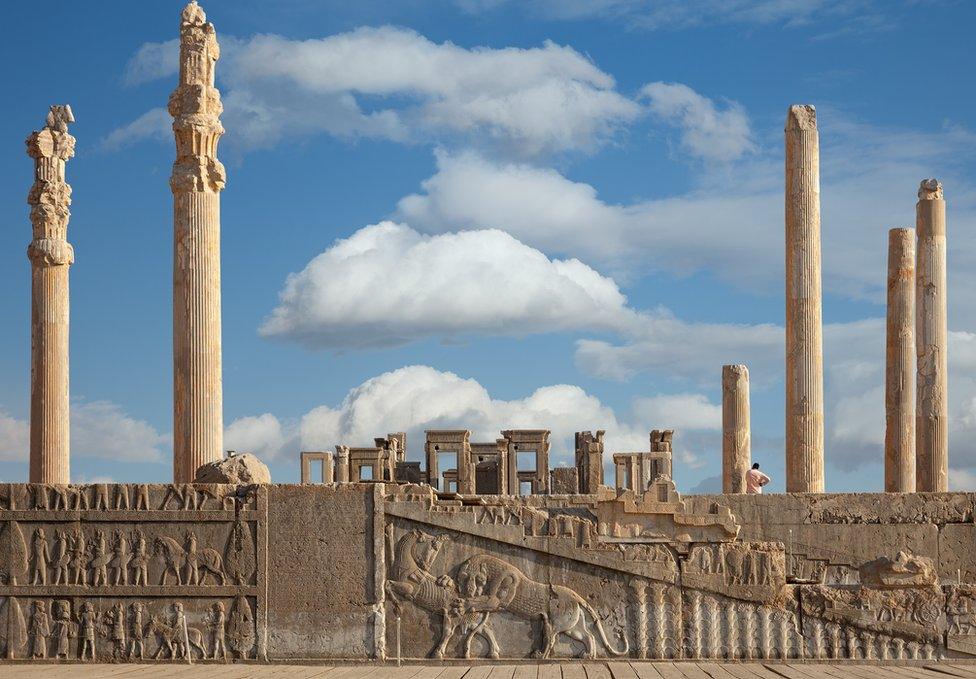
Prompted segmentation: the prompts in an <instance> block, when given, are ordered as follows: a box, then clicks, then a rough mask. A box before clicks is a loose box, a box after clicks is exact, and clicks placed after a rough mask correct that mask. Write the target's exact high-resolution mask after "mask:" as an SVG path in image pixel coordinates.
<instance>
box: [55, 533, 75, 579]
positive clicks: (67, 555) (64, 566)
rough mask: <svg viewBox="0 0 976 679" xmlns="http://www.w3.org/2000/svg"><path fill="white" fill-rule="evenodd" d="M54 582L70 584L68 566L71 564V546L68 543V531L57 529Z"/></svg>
mask: <svg viewBox="0 0 976 679" xmlns="http://www.w3.org/2000/svg"><path fill="white" fill-rule="evenodd" d="M53 563H54V584H55V585H67V584H68V566H69V565H70V564H71V548H70V546H69V544H68V531H66V530H59V531H57V538H56V539H55V541H54V559H53Z"/></svg>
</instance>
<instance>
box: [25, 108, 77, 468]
mask: <svg viewBox="0 0 976 679" xmlns="http://www.w3.org/2000/svg"><path fill="white" fill-rule="evenodd" d="M74 120H75V119H74V117H73V116H72V114H71V107H70V106H52V107H51V110H50V112H49V113H48V115H47V123H46V124H45V125H44V129H42V130H41V131H40V132H34V133H33V134H31V135H30V136H29V137H28V138H27V155H29V156H30V157H31V158H33V159H34V184H33V186H31V189H30V193H29V194H28V196H27V202H28V203H29V204H30V206H31V209H30V220H31V226H32V227H33V231H34V239H33V240H32V241H31V243H30V245H29V246H28V248H27V257H28V258H29V259H30V262H31V401H30V480H31V483H70V482H71V480H70V470H69V467H70V464H69V463H70V436H69V426H68V425H69V400H68V267H69V266H71V264H73V263H74V261H75V252H74V249H73V248H72V247H71V244H70V243H69V242H68V240H67V236H68V218H69V216H70V214H71V213H70V212H69V211H68V206H69V205H71V187H70V186H69V185H68V184H67V183H66V182H65V178H64V165H65V162H66V161H67V160H68V159H69V158H71V157H72V156H74V154H75V138H74V137H72V136H71V135H70V134H68V123H73V122H74Z"/></svg>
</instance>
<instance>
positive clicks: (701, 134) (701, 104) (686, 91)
mask: <svg viewBox="0 0 976 679" xmlns="http://www.w3.org/2000/svg"><path fill="white" fill-rule="evenodd" d="M640 94H641V96H642V97H643V98H646V99H647V101H648V108H649V109H650V111H651V113H652V114H653V115H655V116H657V117H658V118H660V119H662V120H664V121H665V122H668V123H670V124H672V125H674V126H676V127H678V128H679V129H680V130H681V144H682V146H683V147H684V149H685V150H686V151H687V152H689V153H690V154H691V155H692V156H695V157H698V158H701V159H703V160H712V161H718V162H722V163H727V162H730V161H733V160H737V159H739V158H740V157H741V156H743V155H744V154H746V153H750V152H753V151H755V150H756V145H755V144H754V143H753V141H752V132H751V130H750V129H749V118H748V116H746V113H745V110H744V109H743V108H742V107H741V106H740V105H739V104H736V103H734V102H731V103H729V104H728V105H727V106H726V107H725V109H724V110H720V109H719V108H718V107H717V106H715V102H713V101H712V100H711V99H709V98H708V97H704V96H702V95H700V94H699V93H698V92H695V91H694V90H693V89H691V88H690V87H688V86H687V85H682V84H680V83H664V82H656V83H649V84H647V85H644V87H642V88H641V91H640Z"/></svg>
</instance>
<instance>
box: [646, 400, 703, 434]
mask: <svg viewBox="0 0 976 679" xmlns="http://www.w3.org/2000/svg"><path fill="white" fill-rule="evenodd" d="M634 412H635V413H636V414H637V415H638V416H639V419H640V420H641V421H644V422H666V423H667V426H668V427H673V428H674V429H679V430H685V429H688V430H701V429H705V430H719V429H721V428H722V406H720V405H716V404H713V403H710V402H709V401H708V399H707V398H706V397H705V396H704V395H702V394H673V395H668V396H644V397H640V398H637V399H635V400H634Z"/></svg>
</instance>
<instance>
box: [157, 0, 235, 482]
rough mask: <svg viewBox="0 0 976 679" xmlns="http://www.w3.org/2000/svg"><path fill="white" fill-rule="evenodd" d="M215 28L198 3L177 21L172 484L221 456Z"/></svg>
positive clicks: (220, 175) (220, 170)
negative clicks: (178, 37)
mask: <svg viewBox="0 0 976 679" xmlns="http://www.w3.org/2000/svg"><path fill="white" fill-rule="evenodd" d="M219 57H220V48H219V46H218V45H217V37H216V33H215V32H214V27H213V24H211V23H208V22H207V17H206V15H205V14H204V13H203V10H202V9H201V8H200V7H199V6H198V5H197V3H196V0H193V2H191V3H190V4H189V5H187V6H186V8H185V9H184V10H183V14H182V18H181V21H180V81H179V85H178V86H177V88H176V89H175V90H174V91H173V93H172V94H171V95H170V98H169V112H170V115H172V116H173V132H174V134H175V135H176V162H175V163H173V174H172V176H171V177H170V187H171V188H172V190H173V480H174V481H177V482H188V481H192V480H193V477H194V474H195V472H196V470H197V468H198V467H199V466H200V465H202V464H206V463H207V462H213V461H215V460H219V459H220V458H221V457H222V455H223V437H224V425H223V388H222V385H221V340H220V191H221V189H223V188H224V181H225V174H224V166H223V165H222V164H221V163H220V161H219V160H217V142H218V140H219V139H220V136H221V135H222V134H223V133H224V128H223V127H222V126H221V124H220V119H219V117H218V116H219V115H220V112H221V111H222V110H223V107H222V105H221V103H220V93H219V92H218V91H217V89H216V88H215V87H214V68H215V66H216V62H217V59H218V58H219Z"/></svg>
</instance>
